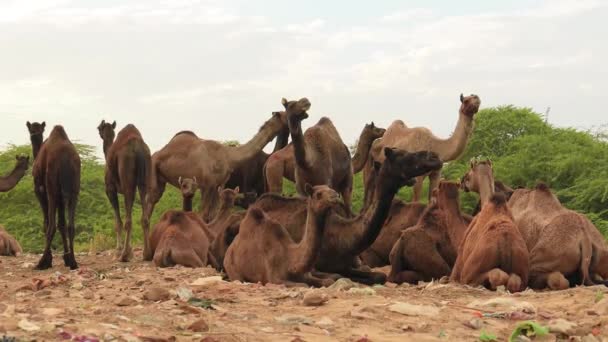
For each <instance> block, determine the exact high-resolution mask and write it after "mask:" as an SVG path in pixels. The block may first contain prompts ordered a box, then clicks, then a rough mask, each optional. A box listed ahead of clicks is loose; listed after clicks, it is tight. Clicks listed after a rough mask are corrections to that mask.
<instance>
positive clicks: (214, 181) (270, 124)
mask: <svg viewBox="0 0 608 342" xmlns="http://www.w3.org/2000/svg"><path fill="white" fill-rule="evenodd" d="M286 125H287V119H286V115H285V113H283V112H275V113H273V115H272V117H271V118H270V119H269V120H267V121H266V122H265V123H264V125H263V126H262V127H261V128H260V130H259V132H258V133H257V134H256V135H255V136H254V137H253V138H252V139H251V140H249V141H248V142H247V143H246V144H243V145H240V146H235V147H232V146H226V145H224V144H222V143H221V142H218V141H213V140H204V139H200V138H199V137H197V136H196V135H195V134H194V133H192V132H180V133H178V134H176V135H175V136H174V137H173V138H172V139H171V141H169V143H168V144H167V145H165V147H163V148H162V149H161V150H160V151H158V152H156V153H154V155H153V156H152V165H153V167H152V180H153V181H152V185H151V190H150V192H149V194H148V201H147V205H146V210H145V214H144V221H145V223H146V224H147V225H149V222H150V217H151V215H152V212H153V210H154V206H155V205H156V203H158V201H159V200H160V198H161V197H162V194H163V192H164V190H165V185H166V184H167V183H169V184H171V185H173V186H175V187H178V186H179V184H178V179H179V177H180V176H181V177H188V178H194V177H196V179H197V180H198V184H199V186H200V190H201V210H202V215H203V218H204V219H205V220H211V219H212V218H213V216H214V215H215V212H216V208H217V202H218V193H217V187H218V186H222V185H224V184H226V182H227V181H228V179H229V178H230V175H231V174H232V172H233V170H235V169H237V168H239V167H240V166H241V165H243V164H244V163H246V162H247V161H248V160H250V159H251V158H253V157H254V156H255V155H256V154H257V153H258V152H259V151H261V150H262V149H263V148H264V146H266V144H267V143H268V142H270V141H271V140H272V139H274V138H275V137H276V136H277V135H278V134H279V133H280V132H282V131H283V130H284V128H285V127H286ZM184 171H187V172H188V173H185V174H184ZM144 257H145V258H146V260H149V258H150V257H151V255H145V256H144Z"/></svg>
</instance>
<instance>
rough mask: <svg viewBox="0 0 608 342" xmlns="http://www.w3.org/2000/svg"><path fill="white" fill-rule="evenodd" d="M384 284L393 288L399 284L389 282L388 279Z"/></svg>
mask: <svg viewBox="0 0 608 342" xmlns="http://www.w3.org/2000/svg"><path fill="white" fill-rule="evenodd" d="M384 286H386V287H388V288H389V289H394V288H396V287H397V286H399V285H397V284H395V283H391V282H390V281H388V282H386V283H385V284H384Z"/></svg>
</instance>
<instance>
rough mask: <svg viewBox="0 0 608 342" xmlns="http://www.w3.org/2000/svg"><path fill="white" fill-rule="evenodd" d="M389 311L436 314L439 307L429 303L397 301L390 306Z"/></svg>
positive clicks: (415, 314)
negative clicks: (417, 303) (418, 303)
mask: <svg viewBox="0 0 608 342" xmlns="http://www.w3.org/2000/svg"><path fill="white" fill-rule="evenodd" d="M388 310H389V311H392V312H397V313H400V314H403V315H406V316H429V317H430V316H436V315H438V314H439V308H436V307H434V306H428V305H415V304H409V303H403V302H396V303H395V304H393V305H391V306H389V307H388Z"/></svg>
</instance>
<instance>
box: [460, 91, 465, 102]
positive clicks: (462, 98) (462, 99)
mask: <svg viewBox="0 0 608 342" xmlns="http://www.w3.org/2000/svg"><path fill="white" fill-rule="evenodd" d="M463 102H464V96H463V95H462V93H460V103H463Z"/></svg>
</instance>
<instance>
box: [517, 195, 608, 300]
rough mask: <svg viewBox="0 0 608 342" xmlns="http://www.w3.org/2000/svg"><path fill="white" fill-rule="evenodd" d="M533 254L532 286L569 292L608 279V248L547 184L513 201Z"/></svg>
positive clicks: (589, 224)
mask: <svg viewBox="0 0 608 342" xmlns="http://www.w3.org/2000/svg"><path fill="white" fill-rule="evenodd" d="M509 207H510V209H511V211H512V212H513V216H514V217H515V222H516V223H517V226H518V228H519V230H520V231H521V234H522V236H523V238H524V240H525V242H526V245H527V247H528V250H529V251H530V287H532V288H539V289H540V288H545V287H549V288H550V289H553V290H559V289H565V288H568V287H569V286H570V285H574V284H575V283H580V284H584V285H592V284H594V283H595V278H597V277H598V276H599V277H600V279H599V281H598V282H600V283H601V282H603V281H604V280H607V279H608V246H607V245H606V242H605V240H604V239H603V238H602V236H601V234H599V232H598V231H597V228H595V226H593V224H592V223H591V222H590V221H589V220H588V219H587V218H586V217H585V216H584V215H581V214H579V213H577V212H575V211H572V210H569V209H566V208H564V207H563V206H562V204H561V203H560V202H559V200H558V199H557V197H556V196H555V195H554V194H553V193H552V192H551V190H550V189H549V188H548V187H547V186H546V185H545V184H543V183H540V184H538V185H537V186H536V188H534V189H531V190H530V189H517V190H515V192H514V193H513V195H512V196H511V199H510V200H509Z"/></svg>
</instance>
